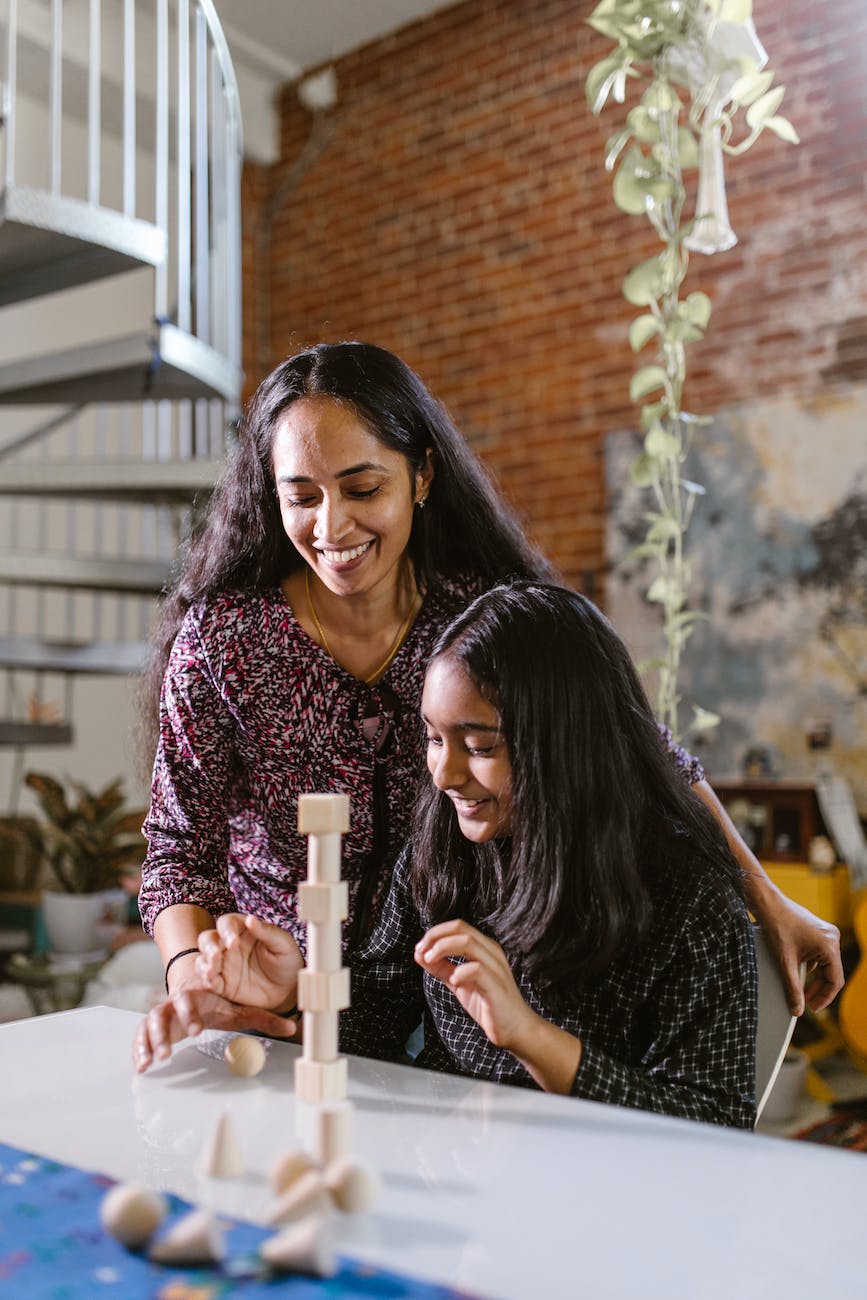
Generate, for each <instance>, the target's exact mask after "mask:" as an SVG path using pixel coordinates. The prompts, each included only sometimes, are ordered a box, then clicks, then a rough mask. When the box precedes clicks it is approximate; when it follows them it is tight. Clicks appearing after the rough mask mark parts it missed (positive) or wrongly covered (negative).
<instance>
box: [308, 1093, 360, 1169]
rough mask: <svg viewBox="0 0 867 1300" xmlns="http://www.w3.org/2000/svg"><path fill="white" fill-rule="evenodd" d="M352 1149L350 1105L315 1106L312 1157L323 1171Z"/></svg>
mask: <svg viewBox="0 0 867 1300" xmlns="http://www.w3.org/2000/svg"><path fill="white" fill-rule="evenodd" d="M351 1149H352V1103H351V1102H349V1101H332V1102H328V1103H326V1104H325V1105H323V1106H317V1108H316V1117H315V1127H314V1155H315V1156H316V1159H317V1160H318V1161H319V1164H320V1165H321V1166H322V1168H323V1169H325V1168H327V1166H328V1165H331V1164H334V1162H335V1161H337V1160H343V1159H344V1158H345V1157H346V1156H348V1155H349V1152H350V1150H351Z"/></svg>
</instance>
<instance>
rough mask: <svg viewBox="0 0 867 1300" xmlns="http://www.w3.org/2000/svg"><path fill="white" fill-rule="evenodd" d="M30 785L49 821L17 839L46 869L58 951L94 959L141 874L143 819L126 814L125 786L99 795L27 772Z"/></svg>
mask: <svg viewBox="0 0 867 1300" xmlns="http://www.w3.org/2000/svg"><path fill="white" fill-rule="evenodd" d="M24 781H25V784H26V785H27V786H29V787H30V789H31V790H33V792H34V794H35V795H36V800H37V803H38V804H39V808H40V811H41V814H42V816H41V817H39V818H34V819H32V820H22V822H21V823H20V826H19V829H18V834H20V835H21V836H23V837H24V838H25V839H26V840H27V841H28V842H29V844H30V845H31V846H32V847H33V848H34V849H35V850H36V851H38V853H39V855H40V858H41V861H42V864H43V871H44V873H45V875H44V885H43V893H42V910H43V916H44V919H45V928H46V930H47V931H48V937H49V940H50V943H51V946H52V948H53V949H54V950H55V951H57V952H65V953H72V952H77V953H81V952H89V951H91V950H92V949H93V948H95V947H96V946H97V939H96V927H97V925H98V924H99V922H100V921H101V920H102V919H103V917H104V916H105V914H106V912H107V911H108V910H109V902H110V899H111V897H112V896H113V895H115V893H116V891H117V890H118V888H119V886H120V882H121V878H122V877H123V876H124V875H126V874H129V873H130V872H132V871H135V870H136V869H137V868H138V867H140V866H141V863H142V860H143V858H144V854H145V848H146V846H145V841H144V838H143V837H142V833H141V824H142V821H143V820H144V815H145V814H144V811H143V810H141V809H137V810H131V809H128V808H127V807H126V799H125V796H124V792H123V781H122V780H121V779H120V778H118V779H116V780H114V781H111V782H110V783H109V784H108V785H107V786H105V788H104V789H102V790H99V791H96V792H94V791H92V790H90V789H88V787H87V786H86V785H84V784H82V783H81V782H80V781H73V780H67V782H66V786H64V785H63V784H61V782H59V781H57V780H55V779H54V777H51V776H47V775H46V774H45V773H42V772H28V773H27V775H26V776H25V778H24Z"/></svg>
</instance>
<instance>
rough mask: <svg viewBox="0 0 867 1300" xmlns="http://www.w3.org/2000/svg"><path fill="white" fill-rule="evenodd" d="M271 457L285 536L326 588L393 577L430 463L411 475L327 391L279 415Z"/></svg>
mask: <svg viewBox="0 0 867 1300" xmlns="http://www.w3.org/2000/svg"><path fill="white" fill-rule="evenodd" d="M272 460H273V467H274V481H275V483H276V485H277V494H278V498H279V501H280V514H281V517H282V520H283V527H284V529H285V530H286V536H287V537H288V538H289V540H290V541H291V543H292V545H293V546H294V547H295V549H296V550H297V551H298V553H299V555H301V556H302V558H303V559H304V560H305V561H306V562H307V564H308V565H309V566H310V568H311V569H312V570H313V572H314V573H315V574H316V576H317V577H318V578H320V579H321V581H322V582H323V583H324V584H325V585H326V587H328V588H329V589H330V590H331V591H333V592H334V593H335V594H336V595H340V596H346V595H357V594H360V593H362V592H368V591H372V590H373V589H374V588H375V587H377V586H378V585H379V584H380V583H382V582H384V581H388V580H390V579H394V578H395V577H397V576H398V574H399V571H400V566H401V564H402V562H403V559H404V556H405V554H406V548H407V544H408V542H409V535H410V531H411V529H412V514H413V508H414V506H415V504H416V502H417V501H423V500H424V499H425V497H426V496H427V494H428V490H429V487H430V480H431V478H432V476H433V475H432V470H431V469H430V466H427V467H426V468H425V470H424V471H423V472H422V473H419V474H413V473H412V471H411V469H410V466H409V462H408V461H407V459H406V457H405V456H403V455H402V454H401V453H400V452H398V451H392V449H391V448H390V447H386V446H385V445H384V444H383V443H381V442H380V441H379V440H378V439H377V438H375V437H374V436H373V434H372V433H371V432H370V430H369V429H368V428H367V426H366V425H364V424H362V423H361V421H360V420H359V419H358V417H357V416H356V415H355V414H354V412H353V411H352V410H351V408H349V407H345V406H341V405H340V404H339V403H337V402H334V401H331V399H330V398H327V397H305V398H302V399H301V400H300V401H298V402H295V403H294V405H293V406H291V407H290V408H289V410H288V411H286V412H285V414H284V415H283V416H281V418H280V420H279V421H278V423H277V428H276V432H275V435H274V445H273V450H272Z"/></svg>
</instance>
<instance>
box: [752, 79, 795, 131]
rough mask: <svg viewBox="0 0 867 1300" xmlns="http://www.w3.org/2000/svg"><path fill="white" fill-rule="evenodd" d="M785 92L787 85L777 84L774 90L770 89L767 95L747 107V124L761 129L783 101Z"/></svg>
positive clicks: (754, 128)
mask: <svg viewBox="0 0 867 1300" xmlns="http://www.w3.org/2000/svg"><path fill="white" fill-rule="evenodd" d="M785 93H786V87H785V86H776V87H775V88H774V89H773V90H769V91H768V92H767V94H766V95H762V96H761V97H760V98H759V99H757V100H756V101H755V103H754V104H750V106H749V108H748V109H747V126H750V127H752V129H753V130H756V128H759V129H761V128H762V127H763V126H764V125H765V124H766V122H767V120H768V118H769V117H773V116H774V114H775V113H776V111H777V109H778V108H779V107H780V104H781V103H782V102H783V96H784V95H785Z"/></svg>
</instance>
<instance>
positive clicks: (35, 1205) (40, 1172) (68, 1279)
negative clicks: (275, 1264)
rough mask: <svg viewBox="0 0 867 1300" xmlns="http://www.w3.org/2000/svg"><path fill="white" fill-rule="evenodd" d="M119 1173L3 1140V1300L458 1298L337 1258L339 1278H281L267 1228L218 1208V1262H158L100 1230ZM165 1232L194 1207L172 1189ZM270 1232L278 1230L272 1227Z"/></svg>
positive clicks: (0, 1153)
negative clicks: (221, 1233)
mask: <svg viewBox="0 0 867 1300" xmlns="http://www.w3.org/2000/svg"><path fill="white" fill-rule="evenodd" d="M112 1186H113V1180H112V1179H110V1178H106V1177H105V1176H104V1175H102V1174H94V1173H87V1172H86V1171H85V1170H83V1169H76V1168H73V1167H71V1166H70V1165H63V1164H58V1163H56V1162H55V1161H53V1160H47V1159H45V1158H44V1157H42V1156H34V1155H29V1154H28V1153H27V1152H25V1151H19V1150H17V1148H15V1147H9V1146H4V1145H3V1144H2V1143H0V1295H2V1296H3V1300H79V1298H80V1300H101V1298H102V1297H105V1300H223V1297H226V1296H239V1297H241V1300H259V1298H260V1297H263V1298H264V1297H267V1298H268V1300H274V1297H275V1296H276V1295H279V1296H284V1295H285V1296H291V1297H292V1300H326V1298H328V1300H356V1298H358V1300H370V1298H371V1297H377V1300H457V1298H458V1297H459V1296H460V1294H461V1293H459V1292H457V1291H453V1290H452V1289H451V1288H449V1287H442V1286H436V1285H433V1284H431V1283H427V1282H418V1281H415V1280H414V1279H413V1278H409V1277H403V1276H401V1275H400V1274H397V1273H386V1272H382V1271H380V1270H378V1269H375V1268H373V1267H371V1266H369V1265H366V1264H362V1263H360V1262H359V1261H357V1260H352V1259H348V1258H345V1257H343V1258H341V1260H340V1270H339V1272H338V1274H337V1276H336V1277H333V1278H328V1279H319V1278H307V1277H300V1276H292V1277H286V1276H276V1275H274V1274H272V1273H271V1272H270V1270H269V1269H268V1268H267V1266H265V1265H264V1264H263V1263H262V1262H261V1260H260V1259H259V1257H258V1253H257V1249H258V1246H259V1245H260V1243H261V1242H262V1241H264V1240H265V1239H266V1237H268V1236H270V1235H271V1232H269V1230H267V1229H264V1228H257V1227H254V1226H253V1225H251V1224H246V1223H240V1222H237V1221H233V1220H230V1219H227V1218H226V1216H224V1215H220V1216H219V1217H220V1220H221V1222H223V1223H225V1224H227V1225H228V1226H227V1231H226V1235H225V1241H226V1246H227V1255H226V1260H225V1262H224V1263H223V1264H222V1265H221V1266H219V1267H216V1266H215V1267H210V1268H179V1267H178V1266H172V1267H167V1266H164V1265H160V1264H152V1263H151V1262H150V1260H148V1259H147V1258H146V1256H144V1255H142V1254H137V1253H134V1252H132V1251H129V1250H127V1249H125V1248H124V1247H123V1246H121V1245H120V1244H119V1242H117V1241H115V1240H114V1238H113V1237H111V1236H109V1235H108V1234H107V1233H106V1232H104V1231H103V1229H102V1226H101V1225H100V1221H99V1207H100V1203H101V1201H102V1198H103V1196H104V1195H105V1193H106V1191H107V1189H108V1188H109V1187H112ZM166 1200H167V1202H168V1205H169V1214H168V1218H167V1220H166V1223H165V1224H164V1225H163V1228H162V1229H161V1230H160V1232H161V1233H162V1232H164V1231H165V1228H166V1227H167V1226H168V1225H169V1224H170V1223H172V1222H173V1221H174V1220H176V1219H178V1218H181V1217H182V1216H183V1215H184V1214H186V1213H187V1212H188V1211H189V1210H190V1209H191V1208H192V1207H191V1206H190V1204H189V1203H188V1202H186V1201H183V1200H181V1199H180V1198H179V1197H176V1196H167V1197H166ZM272 1231H273V1230H272Z"/></svg>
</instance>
